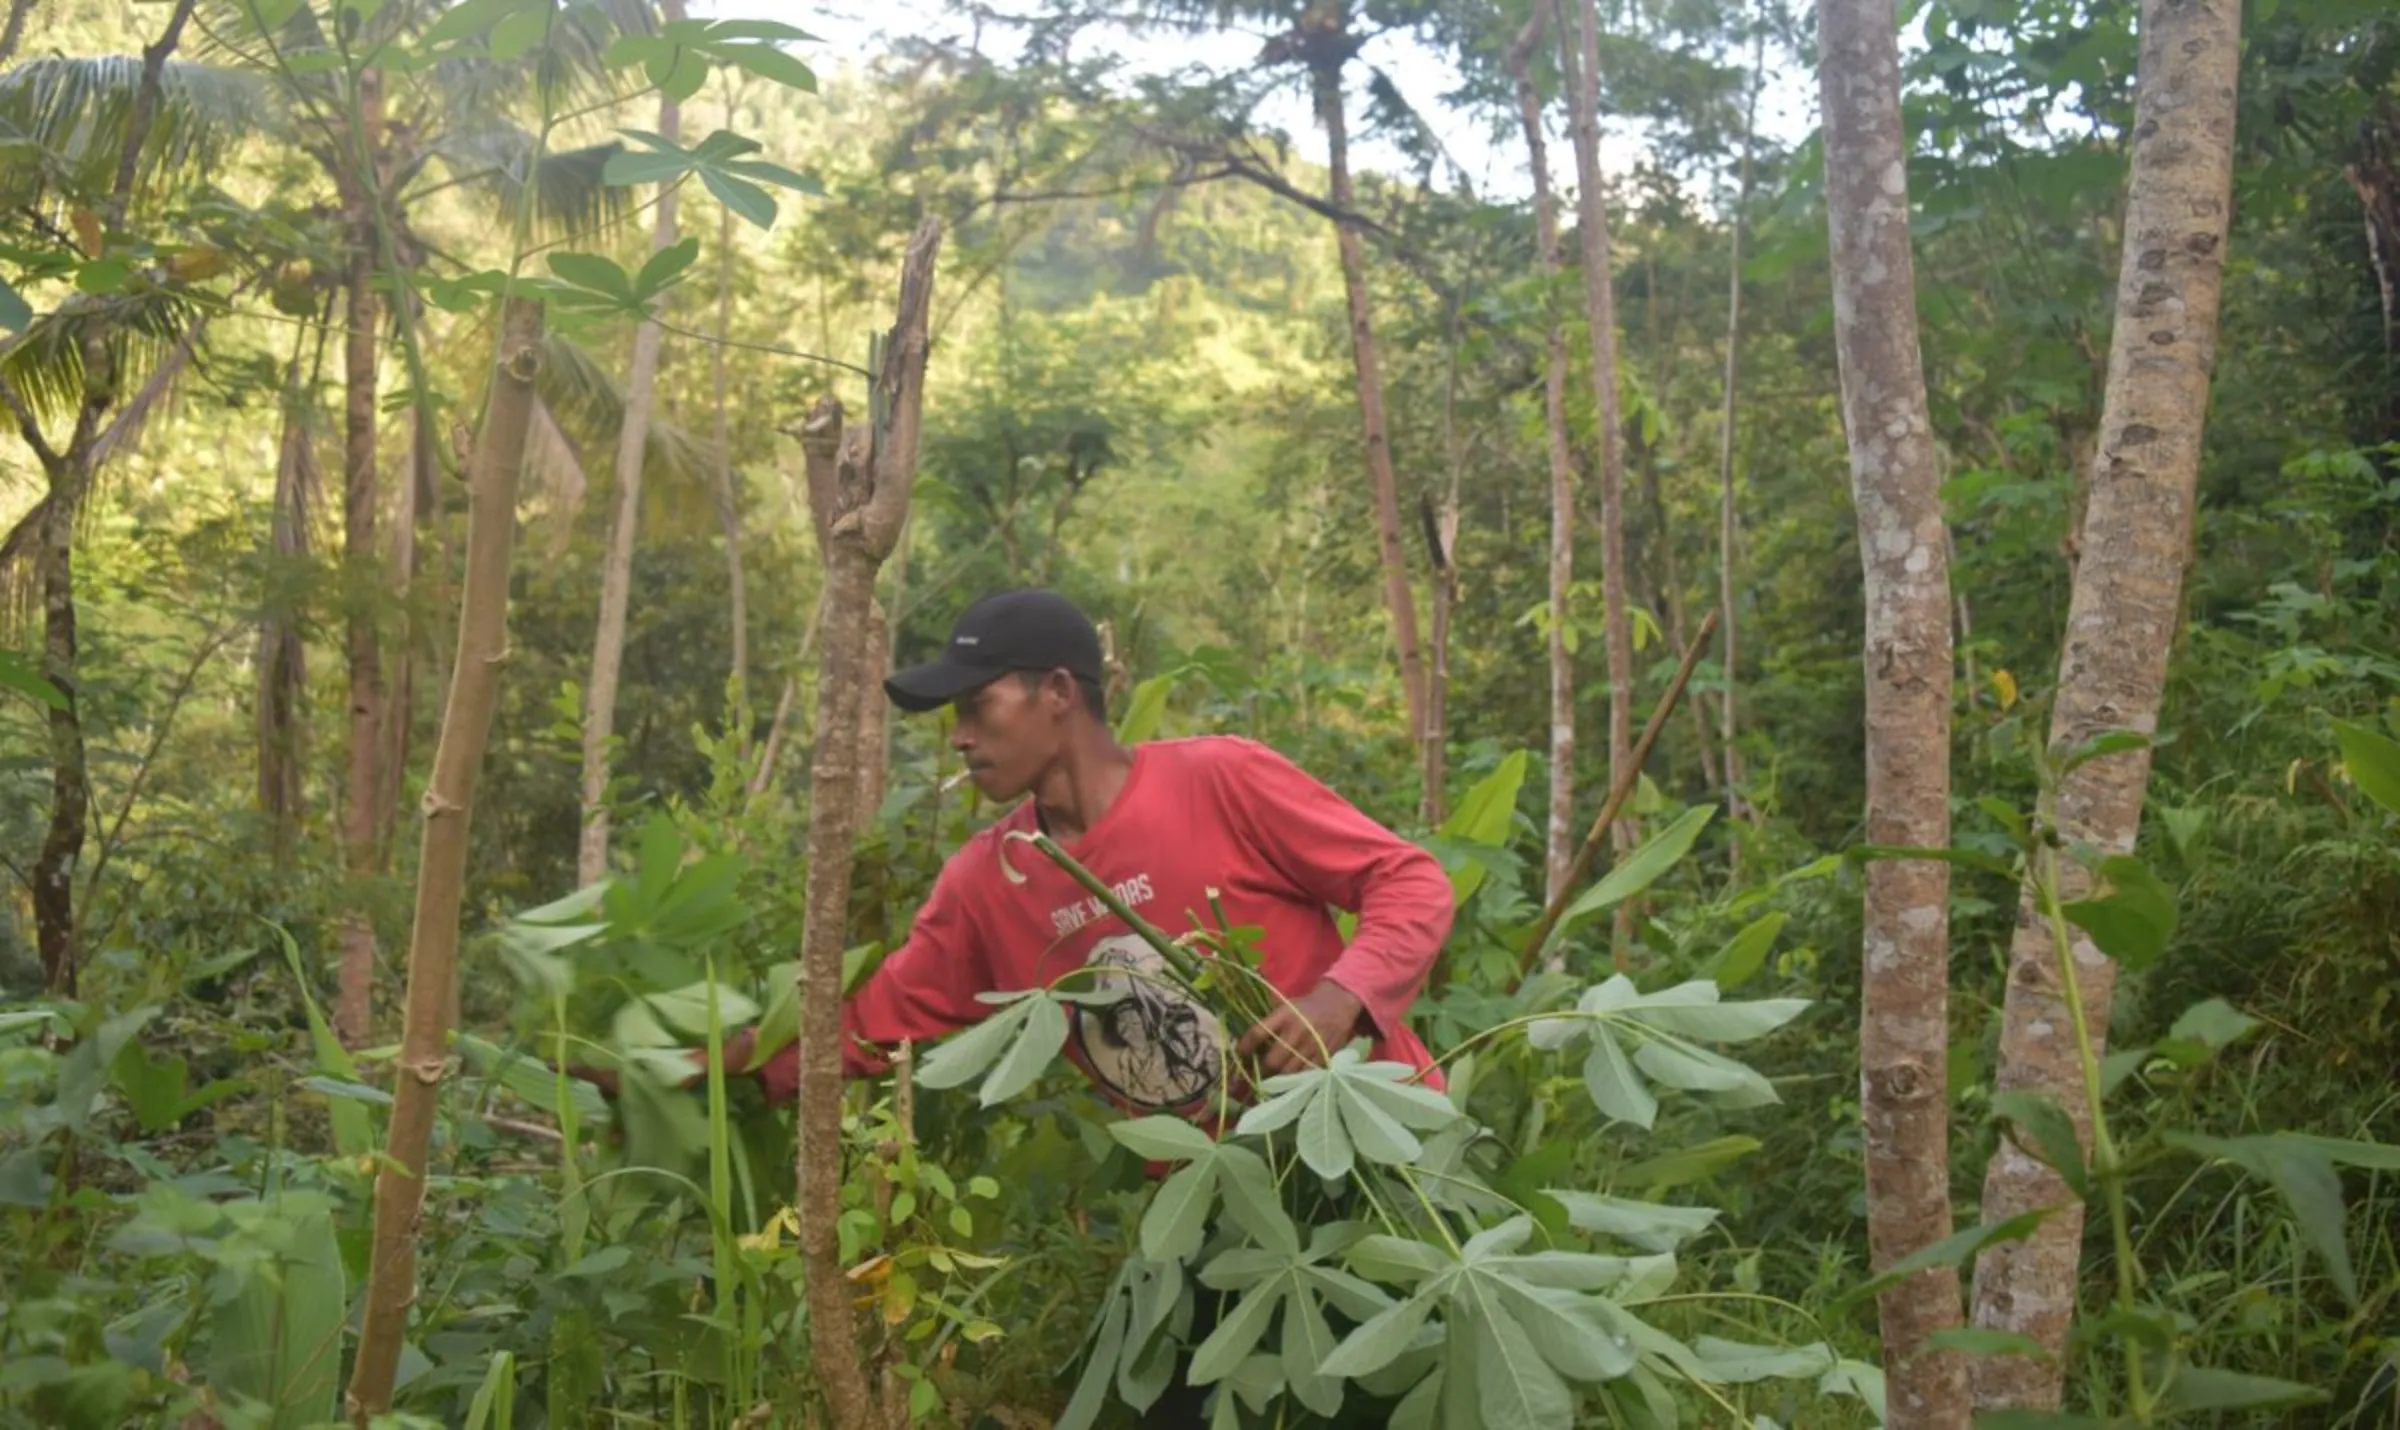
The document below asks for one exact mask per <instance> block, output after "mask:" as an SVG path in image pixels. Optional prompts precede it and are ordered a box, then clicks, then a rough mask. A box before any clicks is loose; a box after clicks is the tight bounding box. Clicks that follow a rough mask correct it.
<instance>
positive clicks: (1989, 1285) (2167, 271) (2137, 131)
mask: <svg viewBox="0 0 2400 1430" xmlns="http://www.w3.org/2000/svg"><path fill="white" fill-rule="evenodd" d="M2141 25H2142V30H2141V62H2140V63H2141V68H2140V78H2139V91H2138V98H2137V101H2136V110H2135V119H2134V129H2133V168H2132V173H2131V177H2130V180H2129V191H2128V198H2127V202H2126V207H2125V245H2124V255H2123V258H2122V260H2121V264H2120V267H2119V270H2118V273H2119V277H2118V286H2117V312H2116V327H2115V330H2114V332H2113V333H2112V335H2111V338H2110V342H2109V360H2108V392H2107V397H2106V399H2105V401H2104V403H2103V406H2102V410H2101V420H2100V443H2099V451H2098V454H2097V456H2096V457H2095V459H2094V461H2093V463H2092V468H2091V495H2090V500H2089V502H2088V504H2087V506H2086V508H2085V511H2084V519H2083V540H2082V543H2081V548H2080V550H2081V559H2080V560H2079V562H2078V563H2077V566H2076V570H2075V590H2074V595H2073V597H2072V598H2071V600H2070V602H2069V605H2068V611H2067V634H2066V640H2065V643H2064V647H2063V649H2062V650H2061V651H2060V654H2059V666H2058V694H2057V697H2056V702H2055V703H2054V704H2053V706H2052V707H2051V714H2050V748H2051V750H2052V751H2054V752H2065V751H2067V750H2071V749H2074V748H2076V747H2077V746H2080V745H2082V744H2084V743H2085V742H2087V741H2089V740H2090V739H2092V738H2093V737H2094V736H2097V735H2100V734H2103V733H2106V732H2108V731H2111V730H2134V731H2138V732H2140V733H2141V734H2143V735H2149V734H2152V733H2154V732H2155V731H2156V730H2157V728H2158V714H2159V704H2160V700H2161V697H2162V694H2163V691H2164V688H2165V684H2166V676H2167V654H2168V651H2169V650H2170V648H2171V647H2172V646H2173V644H2174V640H2175V633H2176V620H2177V612H2178V610H2179V608H2180V604H2181V601H2182V596H2183V576H2184V567H2185V564H2186V562H2187V561H2188V560H2189V554H2188V553H2189V550H2190V542H2191V536H2192V508H2193V489H2194V485H2195V483H2196V481H2197V479H2198V474H2199V470H2200V439H2201V431H2202V427H2203V425H2204V423H2205V421H2206V419H2207V414H2208V383H2209V375H2210V372H2211V371H2212V369H2213V367H2214V365H2215V362H2216V348H2217V306H2218V300H2219V297H2220V293H2221V289H2222V285H2223V279H2224V264H2225V247H2226V240H2227V236H2228V224H2229V222H2230V215H2231V209H2232V166H2233V132H2234V95H2235V87H2236V83H2237V79H2238V70H2239V59H2240V51H2241V11H2240V7H2239V5H2238V3H2237V0H2144V4H2143V5H2142V20H2141ZM2149 776H2150V754H2149V751H2148V749H2147V748H2144V749H2138V750H2127V751H2123V752H2120V753H2117V754H2111V755H2104V756H2102V757H2100V758H2098V759H2094V760H2091V761H2089V762H2087V763H2085V764H2083V765H2080V766H2078V767H2077V768H2075V769H2074V770H2072V771H2070V772H2068V773H2067V774H2066V775H2065V776H2064V777H2063V778H2062V779H2061V780H2060V781H2059V784H2058V788H2057V790H2056V792H2055V796H2054V803H2053V806H2052V808H2051V810H2050V811H2049V819H2048V820H2047V823H2048V824H2049V826H2050V827H2051V828H2054V829H2056V830H2057V832H2058V835H2059V837H2060V838H2061V839H2062V840H2064V841H2065V843H2066V845H2067V846H2068V847H2070V848H2072V847H2076V846H2080V845H2090V846H2092V847H2094V848H2097V849H2099V850H2101V851H2102V852H2104V853H2108V854H2123V853H2127V852H2130V851H2131V850H2132V848H2133V844H2134V835H2135V833H2136V831H2137V830H2138V828H2139V827H2140V824H2141V815H2142V795H2143V790H2144V786H2145V785H2146V784H2147V783H2148V781H2149ZM2059 879H2060V883H2061V884H2062V885H2063V886H2064V887H2062V888H2060V889H2059V890H2058V891H2057V894H2058V897H2060V898H2061V899H2074V898H2078V897H2081V896H2082V895H2083V894H2085V893H2086V892H2087V891H2088V889H2089V887H2090V879H2089V876H2088V875H2087V874H2086V873H2085V872H2084V871H2083V869H2082V867H2081V866H2080V865H2078V864H2077V863H2075V861H2072V860H2064V859H2062V860H2060V861H2059ZM2033 908H2034V896H2033V893H2032V891H2031V890H2030V889H2028V890H2027V891H2026V894H2025V896H2024V898H2023V901H2022V902H2021V903H2020V905H2019V910H2018V917H2017V929H2016V935H2015V937H2014V939H2013V940H2012V941H2011V943H2010V947H2009V966H2008V993H2007V998H2006V1004H2005V1007H2004V1009H2003V1011H2002V1015H2001V1029H2000V1070H1999V1076H1998V1087H1999V1089H2000V1090H2001V1091H2003V1092H2033V1093H2040V1094H2046V1095H2048V1096H2049V1097H2050V1098H2051V1099H2052V1100H2053V1101H2055V1102H2056V1103H2057V1105H2058V1106H2060V1107H2061V1108H2064V1109H2065V1110H2066V1112H2067V1115H2068V1116H2069V1118H2071V1119H2072V1120H2073V1122H2074V1124H2075V1130H2076V1134H2077V1137H2078V1138H2079V1140H2081V1142H2082V1143H2083V1144H2084V1146H2085V1147H2086V1148H2087V1149H2088V1148H2089V1147H2090V1145H2091V1126H2090V1116H2089V1110H2088V1105H2087V1103H2086V1099H2085V1096H2084V1088H2083V1084H2082V1074H2081V1055H2080V1053H2079V1051H2078V1049H2077V1047H2076V1045H2075V1036H2074V1031H2073V1020H2072V1018H2071V1017H2070V1015H2069V1012H2068V1009H2067V1007H2066V1003H2065V997H2064V992H2063V988H2064V984H2063V980H2062V978H2061V976H2060V969H2059V952H2058V949H2057V947H2056V946H2055V945H2054V944H2053V942H2052V941H2051V939H2050V938H2049V936H2048V930H2047V928H2046V926H2045V924H2044V921H2043V920H2042V919H2041V918H2039V917H2036V916H2035V915H2034V913H2033ZM2072 953H2073V957H2074V959H2075V975H2076V982H2077V984H2078V986H2079V988H2080V990H2081V993H2082V1002H2083V1010H2084V1015H2085V1018H2086V1020H2087V1022H2088V1025H2089V1027H2090V1030H2091V1036H2092V1040H2093V1044H2094V1046H2093V1048H2092V1055H2093V1056H2094V1057H2095V1058H2097V1057H2099V1056H2101V1055H2102V1054H2104V1053H2105V1052H2106V1051H2107V1036H2108V1008H2109V998H2110V994H2111V992H2112V990H2113V988H2114V986H2115V984H2116V965H2115V964H2113V963H2112V962H2110V961H2109V960H2108V959H2107V958H2106V957H2104V956H2103V955H2102V954H2101V952H2100V951H2099V949H2097V948H2095V947H2094V946H2093V945H2092V943H2091V942H2090V940H2088V939H2086V938H2083V937H2082V936H2080V935H2078V936H2077V937H2076V938H2075V940H2074V948H2073V950H2072ZM2047 1206H2063V1208H2064V1209H2063V1210H2062V1211H2060V1212H2059V1213H2058V1214H2057V1215H2055V1216H2053V1217H2051V1218H2050V1219H2049V1220H2047V1221H2045V1222H2043V1223H2042V1225H2041V1226H2040V1228H2039V1229H2037V1230H2036V1231H2035V1232H2034V1233H2033V1235H2032V1236H2031V1237H2029V1238H2027V1239H2026V1240H2024V1241H2021V1242H2016V1243H2012V1244H2007V1245H2003V1246H1999V1247H1995V1248H1993V1249H1992V1250H1990V1251H1987V1252H1985V1253H1984V1254H1983V1255H1982V1257H1981V1258H1980V1259H1979V1260H1978V1261H1977V1263H1976V1267H1975V1324H1976V1325H1977V1326H1978V1327H1984V1328H1988V1329H1992V1330H2006V1331H2013V1332H2016V1333H2018V1334H2020V1335H2024V1336H2028V1337H2030V1338H2032V1339H2033V1340H2034V1341H2035V1342H2036V1343H2038V1344H2040V1345H2041V1346H2042V1347H2044V1348H2045V1349H2046V1350H2048V1351H2049V1352H2050V1354H2051V1355H2052V1356H2053V1357H2057V1356H2059V1354H2060V1349H2061V1347H2062V1346H2064V1344H2065V1342H2066V1336H2067V1329H2068V1325H2069V1323H2070V1322H2071V1321H2072V1320H2073V1318H2074V1311H2075V1286H2076V1272H2077V1264H2076V1263H2077V1255H2078V1252H2079V1249H2080V1247H2081V1245H2082V1239H2083V1207H2082V1204H2081V1203H2079V1202H2078V1201H2076V1199H2075V1197H2074V1196H2073V1194H2072V1193H2071V1192H2069V1191H2068V1189H2067V1188H2066V1187H2065V1186H2064V1185H2063V1184H2062V1183H2061V1182H2060V1181H2059V1179H2058V1177H2057V1175H2056V1174H2055V1173H2054V1172H2052V1171H2051V1170H2050V1168H2049V1167H2048V1166H2046V1165H2044V1164H2043V1163H2041V1162H2039V1161H2037V1160H2035V1159H2034V1158H2033V1157H2031V1156H2028V1155H2027V1154H2026V1153H2025V1152H2023V1151H2022V1150H2020V1149H2019V1148H2018V1147H2017V1146H2016V1145H2015V1144H2014V1143H2013V1142H2011V1141H2009V1140H2007V1139H2003V1140H2002V1142H2001V1144H2000V1147H1999V1150H1998V1152H1997V1153H1996V1154H1995V1155H1994V1156H1993V1158H1992V1161H1991V1165H1990V1167H1989V1169H1988V1170H1987V1172H1986V1173H1985V1176H1984V1186H1983V1216H1984V1220H1985V1221H1986V1222H1996V1221H2000V1220H2003V1219H2005V1218H2008V1217H2012V1216H2015V1215H2018V1214H2019V1213H2022V1212H2026V1211H2030V1210H2032V1209H2034V1208H2037V1207H2047ZM2059 1365H2060V1362H2059V1361H2057V1360H2055V1359H2054V1360H2053V1361H2051V1362H2049V1363H2047V1364H2045V1363H2043V1362H2039V1361H2035V1360H2033V1359H2031V1358H2028V1357H2023V1356H2008V1357H1999V1356H1993V1357H1984V1358H1980V1359H1979V1360H1978V1361H1977V1363H1976V1365H1975V1369H1974V1380H1975V1399H1976V1403H1977V1405H1978V1406H1981V1407H1986V1408H1995V1409H1996V1408H2003V1407H2027V1408H2048V1407H2052V1406H2055V1405H2057V1404H2058V1399H2059V1386H2060V1372H2059Z"/></svg>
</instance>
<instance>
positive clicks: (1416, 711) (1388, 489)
mask: <svg viewBox="0 0 2400 1430" xmlns="http://www.w3.org/2000/svg"><path fill="white" fill-rule="evenodd" d="M1331 23H1333V24H1334V25H1336V26H1337V27H1338V26H1339V25H1340V24H1341V21H1340V20H1339V19H1338V17H1337V18H1335V19H1334V20H1333V21H1332V22H1331ZM1311 82H1312V85H1313V88H1314V92H1315V96H1316V107H1317V122H1318V123H1319V124H1322V125H1323V126H1325V149H1326V154H1327V161H1326V167H1327V169H1328V171H1329V172H1330V174H1331V177H1330V179H1329V181H1328V183H1329V187H1330V190H1331V198H1332V201H1333V206H1334V207H1335V208H1336V209H1338V210H1340V211H1341V212H1343V213H1349V212H1351V211H1352V209H1353V208H1354V207H1355V204H1354V201H1353V198H1352V193H1351V185H1350V127H1349V120H1348V117H1347V116H1346V115H1345V114H1344V112H1343V103H1342V70H1341V65H1340V63H1339V62H1338V61H1335V62H1332V63H1329V64H1325V65H1320V66H1318V67H1317V68H1316V69H1314V70H1313V71H1312V72H1311ZM1333 242H1334V248H1335V250H1336V251H1337V252H1338V253H1339V254H1340V255H1341V260H1342V292H1343V294H1344V297H1345V299H1346V301H1347V302H1348V304H1349V310H1350V356H1351V361H1352V362H1353V364H1354V365H1355V367H1356V370H1357V375H1358V420H1359V428H1360V437H1361V440H1362V443H1363V445H1364V446H1365V448H1366V456H1367V478H1368V481H1369V483H1370V484H1371V485H1372V486H1373V487H1374V496H1375V542H1376V549H1377V550H1378V551H1379V552H1380V553H1381V556H1382V560H1383V599H1384V604H1385V606H1386V607H1388V608H1389V610H1390V612H1391V617H1392V644H1393V647H1394V649H1395V650H1396V651H1397V653H1398V656H1399V660H1400V688H1401V693H1402V694H1403V695H1404V696H1405V697H1406V699H1407V701H1408V735H1409V744H1410V746H1411V747H1412V748H1421V745H1420V742H1421V741H1423V739H1424V738H1425V730H1426V709H1425V653H1424V649H1423V647H1422V646H1420V645H1419V644H1418V640H1417V602H1416V597H1415V595H1414V594H1412V593H1411V591H1410V589H1409V580H1408V554H1407V552H1406V551H1404V550H1403V549H1402V547H1401V539H1400V479H1399V477H1398V475H1397V474H1396V473H1395V472H1394V471H1393V469H1392V438H1391V424H1390V422H1389V420H1388V419H1387V417H1386V415H1385V411H1384V404H1383V368H1382V362H1381V359H1380V358H1379V357H1378V355H1377V352H1376V347H1375V313H1374V310H1373V308H1372V307H1371V306H1370V305H1369V302H1368V298H1367V257H1366V251H1365V248H1364V246H1363V245H1362V244H1361V243H1360V242H1359V237H1358V231H1357V230H1356V229H1354V228H1352V227H1351V226H1350V225H1349V224H1346V223H1336V224H1335V225H1334V227H1333Z"/></svg>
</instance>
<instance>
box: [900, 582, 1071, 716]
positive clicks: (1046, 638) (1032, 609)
mask: <svg viewBox="0 0 2400 1430" xmlns="http://www.w3.org/2000/svg"><path fill="white" fill-rule="evenodd" d="M1062 668H1063V669H1065V670H1066V671H1068V672H1069V673H1071V674H1073V675H1075V676H1077V677H1079V678H1080V679H1084V680H1088V681H1090V682H1091V683H1093V684H1094V685H1098V684H1100V683H1101V681H1102V676H1101V669H1100V632H1099V631H1097V630H1095V629H1094V628H1093V626H1092V622H1091V619H1090V617H1088V616H1086V615H1084V613H1083V612H1082V611H1080V610H1078V609H1076V606H1075V603H1074V602H1072V601H1070V600H1068V599H1067V598H1066V597H1064V596H1061V595H1059V594H1058V593H1057V592H1055V591H1035V590H1026V591H1001V592H998V593H997V594H994V595H990V596H986V597H984V598H983V599H982V600H980V601H977V602H976V603H975V604H974V605H972V606H969V607H967V609H966V610H965V611H964V612H963V613H961V614H960V616H959V618H958V624H956V625H954V626H952V627H951V628H950V643H949V644H948V645H947V646H946V647H944V648H943V651H942V653H941V655H940V656H938V657H936V658H935V659H933V660H929V661H926V662H925V663H924V664H922V665H912V666H910V667H908V668H907V669H906V670H900V671H894V672H893V673H892V675H891V676H890V677H889V678H888V679H886V680H885V681H884V682H883V690H884V693H885V694H886V695H889V696H890V697H891V698H892V703H893V704H894V705H897V706H899V707H900V708H901V709H903V710H909V711H916V712H922V711H926V710H938V709H940V708H941V707H942V706H944V705H947V704H949V703H950V702H951V701H953V700H956V699H957V698H958V697H960V696H961V695H965V694H967V693H968V692H970V691H974V690H980V689H982V688H983V687H984V686H986V685H989V684H991V683H992V682H993V681H995V680H997V679H999V678H1000V677H1001V676H1003V675H1007V674H1009V673H1010V672H1012V671H1020V670H1043V671H1048V670H1059V669H1062Z"/></svg>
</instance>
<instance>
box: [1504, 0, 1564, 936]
mask: <svg viewBox="0 0 2400 1430" xmlns="http://www.w3.org/2000/svg"><path fill="white" fill-rule="evenodd" d="M1542 20H1543V9H1542V7H1541V6H1539V5H1536V6H1534V8H1533V16H1532V18H1531V19H1528V20H1527V21H1526V22H1525V28H1524V29H1523V30H1522V31H1520V32H1519V33H1518V35H1517V38H1516V42H1515V43H1514V44H1512V45H1510V46H1509V47H1508V72H1509V75H1510V76H1511V78H1513V79H1514V80H1515V81H1516V92H1517V122H1518V125H1519V126H1520V127H1521V128H1522V129H1523V130H1524V131H1525V157H1526V162H1527V163H1528V164H1529V165H1530V166H1531V167H1532V170H1533V217H1534V233H1535V248H1536V249H1537V250H1538V251H1537V255H1536V256H1537V257H1538V258H1539V259H1540V262H1541V272H1542V283H1543V304H1544V306H1545V308H1546V309H1547V310H1548V313H1549V332H1548V333H1547V334H1545V339H1546V342H1547V346H1546V348H1545V349H1544V354H1543V362H1542V418H1543V423H1544V425H1545V426H1546V427H1547V428H1548V429H1549V438H1550V443H1549V450H1550V823H1549V835H1548V838H1547V839H1546V840H1545V842H1544V857H1543V861H1542V869H1543V874H1544V880H1543V893H1542V902H1543V903H1544V904H1548V903H1549V902H1550V901H1552V900H1554V899H1556V898H1557V897H1558V891H1559V888H1560V886H1561V885H1562V884H1563V883H1564V882H1565V880H1566V877H1567V869H1568V866H1569V865H1571V864H1573V863H1574V862H1575V829H1574V821H1575V657H1574V656H1573V655H1572V654H1570V653H1569V652H1568V649H1567V622H1568V620H1569V617H1570V612H1569V610H1568V605H1567V597H1568V594H1569V590H1570V588H1571V587H1572V586H1573V584H1574V581H1575V461H1574V458H1573V456H1572V455H1571V454H1570V452H1569V449H1568V444H1567V330H1566V325H1565V324H1564V323H1562V322H1561V321H1560V320H1559V314H1558V271H1559V255H1558V199H1557V196H1556V195H1554V194H1553V193H1552V192H1551V190H1550V149H1549V145H1548V143H1547V142H1545V140H1544V138H1543V134H1542V101H1541V96H1540V95H1539V94H1538V93H1537V92H1536V91H1535V90H1534V87H1533V53H1534V50H1535V48H1536V47H1538V46H1539V45H1540V44H1541V42H1542Z"/></svg>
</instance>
